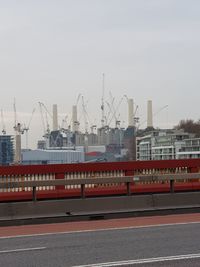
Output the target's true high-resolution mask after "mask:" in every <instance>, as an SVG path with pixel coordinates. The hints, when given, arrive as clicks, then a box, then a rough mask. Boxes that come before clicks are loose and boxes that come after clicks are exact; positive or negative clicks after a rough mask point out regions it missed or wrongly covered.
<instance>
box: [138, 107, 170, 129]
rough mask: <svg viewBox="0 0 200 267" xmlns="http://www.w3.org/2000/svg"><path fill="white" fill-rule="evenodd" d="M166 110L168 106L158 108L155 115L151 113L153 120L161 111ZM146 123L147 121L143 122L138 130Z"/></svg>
mask: <svg viewBox="0 0 200 267" xmlns="http://www.w3.org/2000/svg"><path fill="white" fill-rule="evenodd" d="M166 108H168V105H165V106H163V107H161V108H159V109H158V110H157V111H156V112H155V113H153V118H154V117H155V116H156V115H157V114H159V113H160V112H161V111H163V110H164V109H166ZM146 122H147V120H144V121H143V122H142V123H141V124H139V125H138V128H139V127H141V125H143V124H145V123H146Z"/></svg>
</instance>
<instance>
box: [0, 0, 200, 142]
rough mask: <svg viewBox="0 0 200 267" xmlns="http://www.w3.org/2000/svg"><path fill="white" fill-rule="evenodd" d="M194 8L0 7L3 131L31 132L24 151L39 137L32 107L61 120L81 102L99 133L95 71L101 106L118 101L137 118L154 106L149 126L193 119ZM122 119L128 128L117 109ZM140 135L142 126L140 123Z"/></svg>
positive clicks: (176, 0) (144, 3)
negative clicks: (20, 127) (129, 101)
mask: <svg viewBox="0 0 200 267" xmlns="http://www.w3.org/2000/svg"><path fill="white" fill-rule="evenodd" d="M199 8H200V2H199V1H198V0H196V1H195V0H192V1H184V0H164V1H160V0H138V1H135V0H123V1H122V0H84V1H83V0H71V1H44V0H43V1H32V0H30V1H4V2H1V3H0V58H1V60H0V70H1V78H0V88H1V92H2V97H1V101H0V108H1V109H3V111H4V120H5V124H6V129H7V132H8V133H10V134H12V133H13V124H14V111H13V102H14V98H16V107H17V115H18V117H19V121H20V122H21V123H27V122H28V121H29V119H30V116H31V112H32V110H33V108H34V107H37V113H35V114H34V117H33V120H32V122H31V125H30V131H29V139H30V141H29V143H30V146H31V147H36V142H37V140H38V139H40V138H41V136H42V134H43V129H42V123H41V116H40V114H39V108H38V102H39V101H40V102H43V103H45V105H46V106H47V107H48V109H49V110H50V111H51V109H52V104H54V103H56V104H58V112H59V113H60V120H62V119H63V118H64V117H65V115H68V116H69V118H70V116H71V109H72V105H73V104H75V103H76V99H77V97H78V95H79V94H82V95H84V97H85V101H86V102H87V111H88V114H89V115H90V117H91V120H92V122H96V123H97V124H99V125H100V119H101V109H100V106H101V97H102V73H105V98H106V99H109V92H110V91H111V92H112V95H113V96H114V97H115V98H116V104H117V103H118V102H119V101H120V99H121V97H122V96H123V95H127V96H128V97H131V98H133V99H134V101H135V103H136V105H138V114H137V115H138V117H140V121H141V122H143V121H145V120H146V101H147V100H148V99H151V100H152V101H153V109H154V112H155V113H156V112H157V111H158V110H159V109H161V108H162V107H164V106H166V105H168V107H167V108H166V109H164V110H163V111H162V112H160V113H159V114H157V116H155V118H154V126H155V127H161V128H162V127H173V126H174V125H176V124H178V122H179V120H181V119H187V118H192V119H194V120H198V119H199V117H200V116H199V110H198V104H199V103H198V102H199V97H200V93H199V88H198V87H199V84H200V77H199V73H198V71H199V67H200V54H199V49H198V48H199V44H200V36H199V30H200V18H199ZM119 113H120V119H121V121H126V120H127V107H126V103H125V101H124V102H123V103H122V105H121V107H120V110H119ZM143 127H145V125H143Z"/></svg>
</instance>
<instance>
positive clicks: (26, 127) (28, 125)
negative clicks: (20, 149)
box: [23, 108, 36, 149]
mask: <svg viewBox="0 0 200 267" xmlns="http://www.w3.org/2000/svg"><path fill="white" fill-rule="evenodd" d="M35 111H36V108H34V109H33V111H32V113H31V117H30V119H29V122H28V124H27V126H26V125H24V128H23V130H24V132H25V133H26V134H25V135H26V149H28V131H29V127H30V124H31V121H32V119H33V114H34V113H35Z"/></svg>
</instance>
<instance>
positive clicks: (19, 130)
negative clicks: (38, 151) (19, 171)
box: [13, 99, 24, 164]
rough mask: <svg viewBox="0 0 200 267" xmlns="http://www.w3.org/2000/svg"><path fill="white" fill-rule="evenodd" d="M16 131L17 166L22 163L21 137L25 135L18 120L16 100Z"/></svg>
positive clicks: (14, 107)
mask: <svg viewBox="0 0 200 267" xmlns="http://www.w3.org/2000/svg"><path fill="white" fill-rule="evenodd" d="M13 109H14V127H13V128H14V130H15V164H20V163H21V135H22V134H24V130H23V128H22V125H21V123H20V122H18V120H17V111H16V102H15V99H14V103H13Z"/></svg>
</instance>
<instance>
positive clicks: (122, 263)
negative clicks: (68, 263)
mask: <svg viewBox="0 0 200 267" xmlns="http://www.w3.org/2000/svg"><path fill="white" fill-rule="evenodd" d="M195 258H200V253H198V254H187V255H176V256H168V257H158V258H149V259H138V260H127V261H115V262H105V263H96V264H88V265H76V266H73V267H108V266H125V265H133V264H142V263H154V262H164V261H175V260H186V259H195Z"/></svg>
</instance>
